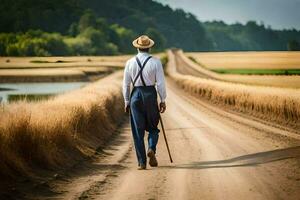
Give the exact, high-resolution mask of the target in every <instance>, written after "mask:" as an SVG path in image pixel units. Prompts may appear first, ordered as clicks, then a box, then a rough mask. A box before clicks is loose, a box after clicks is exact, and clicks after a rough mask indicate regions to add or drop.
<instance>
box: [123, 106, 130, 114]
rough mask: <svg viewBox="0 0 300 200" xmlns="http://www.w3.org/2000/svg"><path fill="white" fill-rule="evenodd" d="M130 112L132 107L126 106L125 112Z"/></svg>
mask: <svg viewBox="0 0 300 200" xmlns="http://www.w3.org/2000/svg"><path fill="white" fill-rule="evenodd" d="M129 111H130V106H129V105H127V106H125V108H124V112H126V113H129Z"/></svg>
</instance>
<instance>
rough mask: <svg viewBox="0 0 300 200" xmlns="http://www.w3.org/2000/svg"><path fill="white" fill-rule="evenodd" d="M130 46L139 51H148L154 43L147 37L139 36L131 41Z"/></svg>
mask: <svg viewBox="0 0 300 200" xmlns="http://www.w3.org/2000/svg"><path fill="white" fill-rule="evenodd" d="M132 45H133V46H134V47H136V48H139V49H148V48H151V47H152V46H153V45H154V41H153V40H151V39H150V38H149V37H148V36H147V35H141V36H140V37H138V38H137V39H135V40H133V42H132Z"/></svg>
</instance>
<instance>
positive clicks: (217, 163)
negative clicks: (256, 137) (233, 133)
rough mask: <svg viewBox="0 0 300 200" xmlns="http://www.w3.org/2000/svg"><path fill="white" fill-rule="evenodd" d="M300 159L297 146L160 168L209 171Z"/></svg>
mask: <svg viewBox="0 0 300 200" xmlns="http://www.w3.org/2000/svg"><path fill="white" fill-rule="evenodd" d="M298 157H299V158H300V146H295V147H289V148H284V149H276V150H271V151H265V152H259V153H253V154H247V155H243V156H238V157H234V158H230V159H225V160H214V161H201V162H192V163H188V164H179V165H174V166H172V165H170V166H160V167H159V168H170V169H209V168H227V167H247V166H255V165H260V164H265V163H270V162H275V161H279V160H285V159H290V158H298ZM175 162H176V161H175Z"/></svg>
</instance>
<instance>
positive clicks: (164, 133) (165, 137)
mask: <svg viewBox="0 0 300 200" xmlns="http://www.w3.org/2000/svg"><path fill="white" fill-rule="evenodd" d="M159 121H160V124H161V128H162V131H163V135H164V139H165V142H166V146H167V149H168V154H169V158H170V162H171V163H173V159H172V156H171V153H170V149H169V144H168V140H167V136H166V132H165V128H164V123H163V121H162V118H161V115H159Z"/></svg>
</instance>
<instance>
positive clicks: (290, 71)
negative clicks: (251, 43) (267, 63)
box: [212, 69, 300, 75]
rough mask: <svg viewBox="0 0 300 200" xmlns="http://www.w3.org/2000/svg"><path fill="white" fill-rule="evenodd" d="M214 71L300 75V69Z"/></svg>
mask: <svg viewBox="0 0 300 200" xmlns="http://www.w3.org/2000/svg"><path fill="white" fill-rule="evenodd" d="M212 71H214V72H217V73H220V74H241V75H300V69H212Z"/></svg>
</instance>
